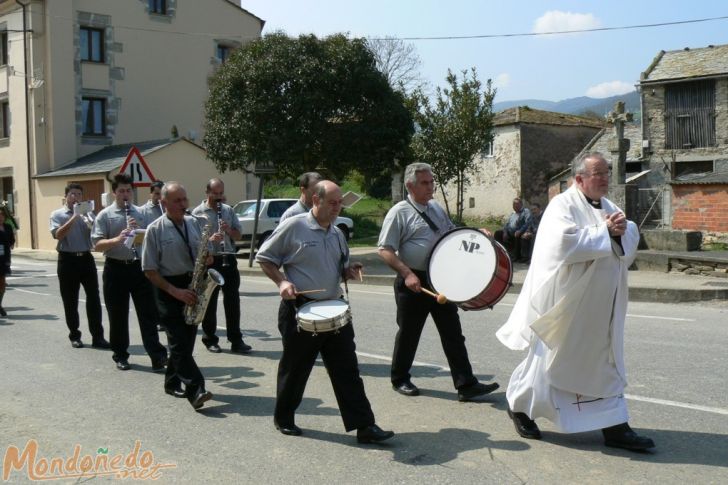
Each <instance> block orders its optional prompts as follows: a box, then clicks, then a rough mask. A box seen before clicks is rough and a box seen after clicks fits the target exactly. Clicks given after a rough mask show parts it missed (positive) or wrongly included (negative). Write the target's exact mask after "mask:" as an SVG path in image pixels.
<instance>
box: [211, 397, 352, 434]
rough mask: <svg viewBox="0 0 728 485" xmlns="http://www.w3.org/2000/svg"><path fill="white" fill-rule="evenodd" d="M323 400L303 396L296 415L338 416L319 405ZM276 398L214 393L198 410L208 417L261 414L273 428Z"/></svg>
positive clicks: (336, 410)
mask: <svg viewBox="0 0 728 485" xmlns="http://www.w3.org/2000/svg"><path fill="white" fill-rule="evenodd" d="M321 403H323V401H322V400H321V399H315V398H306V397H304V398H303V401H302V402H301V405H300V406H299V407H298V409H297V410H296V415H302V414H310V415H316V416H339V410H338V409H336V408H328V407H321ZM275 404H276V398H275V397H273V396H271V397H262V396H246V395H243V394H220V393H215V394H214V396H213V398H212V401H210V403H209V405H205V407H204V408H202V410H200V411H198V412H199V413H200V414H203V415H205V416H207V417H209V418H225V417H227V416H228V415H230V414H239V415H240V416H263V417H265V418H268V419H270V421H271V428H273V410H274V409H275Z"/></svg>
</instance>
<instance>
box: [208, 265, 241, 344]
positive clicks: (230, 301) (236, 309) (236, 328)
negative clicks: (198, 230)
mask: <svg viewBox="0 0 728 485" xmlns="http://www.w3.org/2000/svg"><path fill="white" fill-rule="evenodd" d="M223 258H227V262H228V265H227V266H224V265H223ZM210 267H211V268H212V269H215V270H217V271H219V272H220V274H221V275H222V277H223V278H225V284H224V285H222V304H223V306H224V307H225V328H226V330H227V339H228V342H231V343H233V344H237V343H240V342H242V341H243V334H242V332H241V331H240V293H239V292H238V290H239V289H240V273H239V272H238V261H237V259H235V256H233V255H229V256H215V259H214V262H213V264H212V266H210ZM219 294H220V287H219V286H218V287H217V288H215V291H213V292H212V296H211V297H210V304H209V305H208V307H207V311H206V313H205V318H204V319H203V320H202V332H203V334H202V343H204V344H205V345H206V346H210V345H217V344H218V342H219V341H220V339H219V338H218V336H217V335H215V332H216V330H217V297H218V295H219Z"/></svg>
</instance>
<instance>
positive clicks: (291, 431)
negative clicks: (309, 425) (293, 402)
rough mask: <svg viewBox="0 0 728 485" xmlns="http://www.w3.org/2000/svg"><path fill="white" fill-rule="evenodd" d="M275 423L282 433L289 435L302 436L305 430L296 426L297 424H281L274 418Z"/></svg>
mask: <svg viewBox="0 0 728 485" xmlns="http://www.w3.org/2000/svg"><path fill="white" fill-rule="evenodd" d="M273 425H275V427H276V429H277V430H278V431H280V432H281V433H283V434H285V435H288V436H301V435H302V434H303V431H301V428H299V427H298V426H296V425H295V424H293V423H291V424H279V423H278V421H276V420H273Z"/></svg>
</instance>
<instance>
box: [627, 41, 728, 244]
mask: <svg viewBox="0 0 728 485" xmlns="http://www.w3.org/2000/svg"><path fill="white" fill-rule="evenodd" d="M639 89H640V96H641V101H642V107H643V114H642V158H643V159H644V161H645V163H646V164H647V165H648V166H649V168H650V169H651V171H650V174H649V176H648V179H649V182H650V185H652V186H653V187H665V189H666V190H664V192H663V194H664V197H665V198H667V199H668V203H667V204H666V206H667V207H668V208H669V210H670V213H668V214H665V215H664V219H665V220H666V221H669V222H670V224H669V225H668V227H672V228H674V229H685V230H700V231H704V232H706V233H708V234H710V233H721V232H725V231H726V229H725V227H726V225H725V223H726V221H728V212H727V211H726V210H725V207H726V204H728V191H727V190H726V189H727V188H728V187H727V186H726V181H727V180H728V178H727V177H728V45H719V46H712V45H711V46H708V47H703V48H698V49H690V48H685V49H682V50H676V51H667V52H666V51H660V52H659V53H658V54H657V56H656V57H655V59H654V60H653V61H652V63H651V64H650V65H649V67H648V68H647V69H646V70H645V72H643V73H642V75H641V76H640V82H639ZM693 212H694V215H695V216H696V217H693V216H690V217H688V216H687V214H688V213H693ZM698 214H700V216H699V217H697V215H698Z"/></svg>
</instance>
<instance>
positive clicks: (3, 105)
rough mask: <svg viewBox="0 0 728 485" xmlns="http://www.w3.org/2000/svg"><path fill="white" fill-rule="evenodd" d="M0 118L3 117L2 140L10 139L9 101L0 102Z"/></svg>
mask: <svg viewBox="0 0 728 485" xmlns="http://www.w3.org/2000/svg"><path fill="white" fill-rule="evenodd" d="M0 116H2V127H1V128H2V133H0V135H2V136H0V138H9V137H10V103H9V102H8V100H7V99H5V100H3V101H1V102H0Z"/></svg>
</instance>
